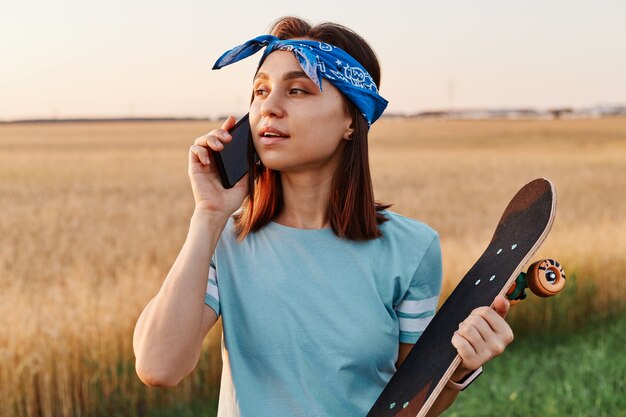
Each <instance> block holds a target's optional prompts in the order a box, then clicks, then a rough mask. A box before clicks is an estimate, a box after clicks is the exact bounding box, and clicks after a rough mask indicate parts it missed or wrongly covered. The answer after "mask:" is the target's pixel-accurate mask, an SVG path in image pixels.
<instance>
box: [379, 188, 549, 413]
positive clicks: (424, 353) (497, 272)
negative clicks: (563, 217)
mask: <svg viewBox="0 0 626 417" xmlns="http://www.w3.org/2000/svg"><path fill="white" fill-rule="evenodd" d="M555 209H556V193H555V189H554V186H553V185H552V183H551V182H550V181H548V180H546V179H543V178H539V179H536V180H534V181H532V182H530V183H528V184H526V185H525V186H524V187H522V189H520V190H519V191H518V192H517V194H516V195H515V197H513V199H512V200H511V202H510V203H509V205H508V206H507V207H506V210H505V211H504V214H503V215H502V218H501V219H500V222H499V223H498V226H497V227H496V230H495V232H494V235H493V238H492V239H491V242H490V243H489V246H488V247H487V249H486V250H485V252H484V253H483V254H482V256H481V257H480V258H479V259H478V261H477V262H476V263H475V264H474V266H472V268H471V269H470V270H469V272H468V273H467V274H466V275H465V277H464V278H463V279H462V280H461V282H460V283H459V284H458V286H457V287H456V288H455V290H454V291H453V292H452V293H451V294H450V296H449V297H448V298H447V300H446V302H445V303H444V304H443V305H442V306H441V308H440V309H439V311H438V312H437V314H436V315H435V317H433V319H432V321H431V322H430V324H429V325H428V327H427V328H426V330H425V331H424V333H423V334H422V336H421V337H420V338H419V340H418V341H417V343H416V344H415V345H414V346H413V348H412V349H411V352H410V353H409V354H408V355H407V357H406V359H405V360H404V362H403V363H402V365H401V366H400V367H399V368H398V370H397V371H396V373H395V374H394V375H393V377H392V378H391V380H390V381H389V382H388V384H387V386H386V387H385V389H384V390H383V392H382V393H381V395H380V397H379V398H378V400H377V401H376V403H375V404H374V405H373V407H372V408H371V410H370V412H369V413H368V414H367V416H368V417H387V416H397V417H407V416H410V417H415V416H418V417H423V416H425V415H426V413H427V412H428V410H429V409H430V407H431V406H432V404H433V402H434V401H435V399H436V398H437V397H438V396H439V393H440V392H441V390H442V389H443V387H444V386H445V385H446V382H447V381H448V380H449V379H450V376H451V375H452V373H453V372H454V371H455V370H456V368H457V367H458V365H459V364H460V363H461V358H460V356H459V355H458V354H457V351H456V349H455V348H454V346H453V345H452V342H451V340H452V336H453V334H454V332H455V331H456V330H457V329H458V326H459V324H460V323H461V322H462V321H463V320H465V319H466V318H467V317H468V316H469V315H470V313H471V312H472V311H473V310H474V309H475V308H478V307H481V306H490V305H491V304H492V303H493V300H494V299H495V298H496V296H497V295H498V294H502V295H504V294H505V293H506V292H507V289H508V288H509V287H510V286H511V285H512V284H513V282H514V281H515V279H516V277H517V276H518V274H519V273H520V272H521V269H522V268H523V267H524V266H525V265H526V264H527V263H528V262H529V260H530V258H531V257H532V255H533V254H534V253H535V251H536V250H537V249H538V248H539V246H540V245H541V244H542V243H543V241H544V239H545V237H546V236H547V234H548V232H549V230H550V228H551V226H552V222H553V219H554V213H555Z"/></svg>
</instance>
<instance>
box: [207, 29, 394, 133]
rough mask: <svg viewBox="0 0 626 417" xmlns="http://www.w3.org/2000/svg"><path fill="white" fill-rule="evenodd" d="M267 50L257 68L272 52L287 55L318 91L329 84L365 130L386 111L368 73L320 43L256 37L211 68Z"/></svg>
mask: <svg viewBox="0 0 626 417" xmlns="http://www.w3.org/2000/svg"><path fill="white" fill-rule="evenodd" d="M265 46H267V48H266V49H265V52H264V53H263V56H262V57H261V60H260V61H259V66H261V64H262V63H263V61H264V60H265V58H266V57H267V56H268V55H269V54H270V53H271V52H272V51H275V50H281V51H291V52H293V54H294V55H295V57H296V58H297V59H298V62H299V63H300V66H301V67H302V69H303V71H304V72H305V73H306V75H308V77H309V78H310V79H311V80H312V81H313V82H314V83H315V84H316V85H317V86H318V87H319V89H320V91H322V77H324V78H326V79H327V80H328V81H330V82H331V83H332V84H333V85H334V86H335V87H337V89H338V90H339V91H341V92H342V93H343V94H344V95H345V96H346V97H347V98H348V99H349V100H350V101H351V102H352V103H353V104H354V105H355V106H356V107H357V108H358V109H359V110H360V111H361V113H363V117H365V120H367V124H368V126H371V124H372V123H374V122H375V121H376V119H378V118H379V117H380V115H381V114H382V113H383V111H384V110H385V108H386V107H387V103H388V102H387V100H385V99H384V98H383V97H381V96H380V95H379V94H378V88H376V83H374V80H372V77H371V76H370V75H369V73H368V72H367V71H366V70H365V68H363V66H362V65H361V64H360V63H359V62H358V61H357V60H356V59H354V58H352V57H351V56H350V55H349V54H348V53H347V52H346V51H344V50H343V49H340V48H337V47H336V46H333V45H329V44H327V43H324V42H318V41H308V40H280V39H278V38H277V37H276V36H272V35H262V36H258V37H256V38H254V39H252V40H249V41H248V42H246V43H244V44H243V45H239V46H236V47H234V48H233V49H231V50H229V51H226V52H225V53H224V54H222V56H221V57H219V58H218V60H217V61H216V62H215V65H213V69H220V68H222V67H225V66H226V65H230V64H232V63H235V62H237V61H240V60H242V59H244V58H247V57H249V56H250V55H253V54H255V53H256V52H258V51H259V50H260V49H261V48H263V47H265Z"/></svg>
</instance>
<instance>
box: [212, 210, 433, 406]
mask: <svg viewBox="0 0 626 417" xmlns="http://www.w3.org/2000/svg"><path fill="white" fill-rule="evenodd" d="M383 213H384V214H385V216H386V217H387V218H389V221H387V222H385V223H384V224H382V225H381V226H380V227H381V231H382V233H383V237H381V238H378V239H374V240H370V241H368V242H354V241H350V240H347V239H340V238H338V237H336V236H335V235H334V233H333V232H332V229H330V228H327V229H319V230H306V229H297V228H291V227H287V226H283V225H280V224H278V223H276V222H270V223H269V224H268V225H266V226H265V227H264V228H262V229H261V230H259V231H258V232H256V233H251V234H249V235H248V236H247V237H246V238H245V239H244V240H243V241H241V242H239V241H237V239H236V237H235V235H234V232H233V221H232V218H231V219H230V220H229V222H228V224H227V225H226V227H225V229H224V231H223V233H222V235H221V237H220V240H219V242H218V245H217V248H216V250H215V254H214V256H213V259H212V261H211V268H210V273H209V284H208V287H207V293H206V296H205V302H206V304H208V305H209V306H210V307H211V308H213V309H214V310H215V311H216V313H217V314H218V315H219V314H221V315H222V323H223V343H222V359H223V369H222V383H221V386H220V400H219V411H218V416H219V417H235V416H243V417H265V416H267V417H300V416H303V417H304V416H306V417H327V416H355V417H358V416H365V415H366V414H367V412H368V411H369V409H370V408H371V406H372V405H373V404H374V402H375V401H376V399H377V398H378V396H379V395H380V393H381V392H382V390H383V388H384V387H385V384H386V383H387V382H388V381H389V379H390V378H391V376H392V375H393V373H394V372H395V370H396V368H395V362H396V361H397V359H398V347H399V342H403V343H415V341H416V340H417V339H418V338H419V336H420V335H421V334H422V332H423V330H424V329H425V328H426V326H427V325H428V323H429V321H430V319H431V318H432V317H433V315H434V314H435V310H436V308H437V302H438V298H439V293H440V291H441V280H442V267H441V249H440V243H439V236H438V235H437V233H436V232H435V231H434V230H433V229H431V228H430V227H429V226H427V225H425V224H423V223H421V222H418V221H416V220H412V219H409V218H406V217H403V216H401V215H399V214H396V213H393V212H390V211H384V212H383Z"/></svg>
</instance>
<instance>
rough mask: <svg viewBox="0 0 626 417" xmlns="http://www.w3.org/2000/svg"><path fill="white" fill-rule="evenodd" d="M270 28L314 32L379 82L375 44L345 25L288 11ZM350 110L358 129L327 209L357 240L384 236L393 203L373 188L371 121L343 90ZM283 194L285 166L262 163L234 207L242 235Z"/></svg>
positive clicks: (334, 224)
mask: <svg viewBox="0 0 626 417" xmlns="http://www.w3.org/2000/svg"><path fill="white" fill-rule="evenodd" d="M269 33H270V34H272V35H274V36H276V37H278V38H280V39H293V38H310V39H314V40H317V41H320V42H325V43H329V44H332V45H334V46H337V47H339V48H341V49H343V50H344V51H346V52H347V53H348V54H350V55H351V56H352V57H353V58H355V59H356V60H357V61H359V62H360V63H361V65H363V66H364V67H365V69H366V70H367V71H368V72H369V74H370V75H371V76H372V79H373V80H374V82H375V83H376V85H377V86H378V87H380V66H379V64H378V59H377V58H376V54H375V53H374V51H373V50H372V48H371V47H370V46H369V45H368V44H367V42H365V40H364V39H363V38H362V37H361V36H359V35H358V34H356V33H355V32H353V31H352V30H351V29H348V28H347V27H345V26H342V25H339V24H336V23H329V22H326V23H321V24H319V25H317V26H311V25H310V24H309V23H308V22H307V21H305V20H302V19H300V18H297V17H292V16H287V17H282V18H280V19H278V20H276V21H275V22H274V23H273V24H272V25H271V26H270V29H269ZM342 97H343V99H344V104H345V106H346V110H347V114H350V115H352V125H351V127H352V128H353V129H354V133H353V134H352V139H351V140H349V141H347V143H346V146H345V148H344V151H343V155H342V158H341V161H340V162H339V165H338V167H337V171H336V172H335V174H334V177H333V182H332V186H331V194H330V201H329V205H328V213H329V218H330V226H331V228H332V230H333V232H334V233H335V235H337V236H339V237H343V238H347V239H350V240H355V241H366V240H370V239H375V238H377V237H379V236H382V233H381V231H380V229H379V228H378V225H379V224H382V223H384V222H385V221H387V220H388V219H387V218H386V217H385V216H384V215H383V214H382V213H380V211H382V210H385V209H387V208H389V207H391V205H390V204H387V205H386V204H382V203H378V202H375V201H374V188H373V186H372V179H371V175H370V168H369V156H368V142H367V141H368V139H367V137H368V126H367V121H366V120H365V118H364V117H363V115H362V114H361V112H360V111H359V110H358V109H357V107H356V106H355V105H354V104H352V102H350V101H349V100H348V99H346V98H345V97H344V96H343V95H342ZM282 204H283V194H282V185H281V181H280V172H279V171H274V170H272V169H269V168H267V167H265V166H264V165H263V164H262V163H261V164H259V165H256V166H255V167H254V168H253V172H252V175H250V176H249V177H248V196H247V197H246V200H245V201H244V204H243V207H242V210H241V211H239V212H237V213H235V215H234V218H235V230H236V233H237V237H238V238H239V239H243V238H244V237H245V236H246V235H247V234H248V233H250V232H256V231H257V230H259V229H261V228H262V227H263V226H265V225H266V224H267V223H269V222H270V221H271V220H272V219H274V218H275V217H276V216H277V215H278V214H279V213H280V211H281V210H282Z"/></svg>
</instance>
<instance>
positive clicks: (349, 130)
mask: <svg viewBox="0 0 626 417" xmlns="http://www.w3.org/2000/svg"><path fill="white" fill-rule="evenodd" d="M345 129H346V130H345V132H344V134H343V138H344V139H345V140H352V136H353V135H354V123H353V122H352V117H348V118H347V119H346V127H345Z"/></svg>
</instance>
